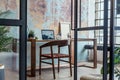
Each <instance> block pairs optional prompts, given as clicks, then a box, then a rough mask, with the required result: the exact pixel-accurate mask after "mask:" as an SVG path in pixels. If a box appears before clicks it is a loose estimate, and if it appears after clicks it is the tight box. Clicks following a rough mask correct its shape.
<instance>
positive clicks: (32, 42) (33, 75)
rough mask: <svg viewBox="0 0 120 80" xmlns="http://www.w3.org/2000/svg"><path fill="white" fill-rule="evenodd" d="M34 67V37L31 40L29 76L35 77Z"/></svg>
mask: <svg viewBox="0 0 120 80" xmlns="http://www.w3.org/2000/svg"><path fill="white" fill-rule="evenodd" d="M35 69H36V41H35V39H32V40H31V72H30V73H31V74H30V75H28V76H30V77H35Z"/></svg>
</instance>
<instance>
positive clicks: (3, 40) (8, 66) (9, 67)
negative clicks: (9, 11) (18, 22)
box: [0, 26, 19, 80]
mask: <svg viewBox="0 0 120 80" xmlns="http://www.w3.org/2000/svg"><path fill="white" fill-rule="evenodd" d="M17 41H19V27H10V26H0V65H3V66H4V67H3V68H1V66H0V68H1V69H0V76H1V74H2V75H3V76H1V77H0V80H19V52H18V51H17V47H16V46H18V45H19V44H17ZM18 49H19V48H18ZM1 78H2V79H1ZM3 78H4V79H3Z"/></svg>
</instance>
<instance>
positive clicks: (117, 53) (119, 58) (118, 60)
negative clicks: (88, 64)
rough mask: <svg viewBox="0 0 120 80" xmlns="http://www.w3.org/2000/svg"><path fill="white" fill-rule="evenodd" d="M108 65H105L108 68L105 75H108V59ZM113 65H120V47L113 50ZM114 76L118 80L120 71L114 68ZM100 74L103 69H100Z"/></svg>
mask: <svg viewBox="0 0 120 80" xmlns="http://www.w3.org/2000/svg"><path fill="white" fill-rule="evenodd" d="M107 60H108V63H107V66H108V70H107V73H108V74H109V71H110V69H109V68H110V63H109V62H110V59H109V58H108V59H107ZM114 64H115V65H117V64H120V47H117V48H115V50H114ZM114 71H115V74H116V77H118V78H119V79H120V71H119V69H118V68H116V67H115V70H114ZM101 74H103V67H102V68H101Z"/></svg>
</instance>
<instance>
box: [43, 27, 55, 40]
mask: <svg viewBox="0 0 120 80" xmlns="http://www.w3.org/2000/svg"><path fill="white" fill-rule="evenodd" d="M41 34H42V39H43V40H53V39H55V36H54V30H49V29H43V30H41Z"/></svg>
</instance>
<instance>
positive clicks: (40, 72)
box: [39, 49, 42, 75]
mask: <svg viewBox="0 0 120 80" xmlns="http://www.w3.org/2000/svg"><path fill="white" fill-rule="evenodd" d="M41 52H42V50H41V49H40V58H39V59H40V60H39V61H40V62H39V74H40V75H41V62H42V61H41Z"/></svg>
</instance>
